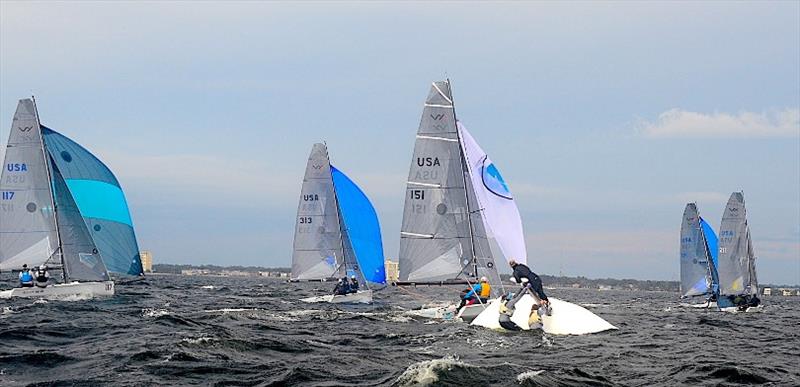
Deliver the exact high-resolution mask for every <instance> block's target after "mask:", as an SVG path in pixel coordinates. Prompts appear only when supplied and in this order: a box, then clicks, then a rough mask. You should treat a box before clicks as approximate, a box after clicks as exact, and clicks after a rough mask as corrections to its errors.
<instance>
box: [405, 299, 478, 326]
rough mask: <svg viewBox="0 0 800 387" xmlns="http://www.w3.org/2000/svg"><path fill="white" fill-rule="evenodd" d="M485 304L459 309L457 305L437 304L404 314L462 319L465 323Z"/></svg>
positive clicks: (431, 317)
mask: <svg viewBox="0 0 800 387" xmlns="http://www.w3.org/2000/svg"><path fill="white" fill-rule="evenodd" d="M485 307H486V305H485V304H484V305H481V304H472V305H467V306H465V307H463V308H461V310H458V305H454V304H451V305H447V306H437V307H432V308H423V309H416V310H409V311H408V312H406V313H405V314H406V315H409V316H416V317H422V318H429V319H434V320H444V321H453V320H458V321H463V322H465V323H467V324H469V323H470V322H472V320H474V319H475V317H478V315H480V314H481V312H483V309H484V308H485Z"/></svg>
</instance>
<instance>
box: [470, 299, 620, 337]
mask: <svg viewBox="0 0 800 387" xmlns="http://www.w3.org/2000/svg"><path fill="white" fill-rule="evenodd" d="M549 300H550V305H551V308H552V313H551V314H550V315H541V316H539V315H538V313H537V311H534V310H533V305H534V304H535V303H536V300H535V299H534V297H532V296H531V295H529V294H526V295H524V296H523V297H522V298H521V299H520V300H519V302H517V304H516V308H515V310H514V314H513V315H512V316H511V321H512V322H513V323H514V324H516V326H517V327H519V329H520V330H531V329H542V330H543V331H544V332H546V333H549V334H554V335H583V334H588V333H598V332H603V331H607V330H616V329H617V327H615V326H613V325H611V324H609V323H608V322H607V321H606V320H603V319H602V318H600V317H599V316H597V315H595V314H594V313H592V312H590V311H589V310H587V309H585V308H583V307H581V306H579V305H575V304H573V303H570V302H566V301H562V300H559V299H557V298H553V297H550V299H549ZM501 305H502V301H501V300H500V299H499V298H495V299H493V300H491V301H490V302H489V306H487V307H486V309H485V310H484V311H483V312H481V314H480V315H479V316H478V317H477V318H475V320H473V321H472V323H471V325H477V326H482V327H485V328H490V329H503V327H502V326H501V325H500V321H499V320H500V313H501Z"/></svg>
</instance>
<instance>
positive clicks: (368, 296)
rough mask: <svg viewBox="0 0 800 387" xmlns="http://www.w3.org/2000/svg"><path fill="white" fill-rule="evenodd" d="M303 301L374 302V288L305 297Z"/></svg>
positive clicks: (334, 302)
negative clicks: (342, 293)
mask: <svg viewBox="0 0 800 387" xmlns="http://www.w3.org/2000/svg"><path fill="white" fill-rule="evenodd" d="M300 301H303V302H310V303H315V302H329V303H331V304H371V303H372V290H359V291H358V292H356V293H350V294H344V295H333V294H329V295H326V296H318V297H308V298H303V299H301V300H300Z"/></svg>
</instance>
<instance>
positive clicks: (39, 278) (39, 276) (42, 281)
mask: <svg viewBox="0 0 800 387" xmlns="http://www.w3.org/2000/svg"><path fill="white" fill-rule="evenodd" d="M49 281H50V273H48V272H47V265H41V266H39V269H38V270H36V286H37V287H40V288H46V287H47V283H48V282H49Z"/></svg>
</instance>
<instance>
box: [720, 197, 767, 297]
mask: <svg viewBox="0 0 800 387" xmlns="http://www.w3.org/2000/svg"><path fill="white" fill-rule="evenodd" d="M755 259H756V258H755V254H754V252H753V242H752V240H751V239H750V227H749V226H748V224H747V213H746V210H745V206H744V194H743V193H742V192H734V193H732V194H731V197H730V199H728V205H727V206H725V212H724V213H723V215H722V224H721V225H720V228H719V257H718V260H719V267H718V268H717V270H718V273H719V287H720V294H722V295H742V294H751V295H752V294H757V293H758V280H757V279H756V267H755Z"/></svg>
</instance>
